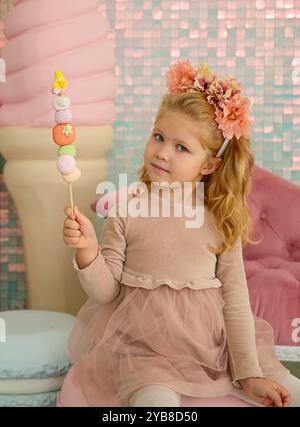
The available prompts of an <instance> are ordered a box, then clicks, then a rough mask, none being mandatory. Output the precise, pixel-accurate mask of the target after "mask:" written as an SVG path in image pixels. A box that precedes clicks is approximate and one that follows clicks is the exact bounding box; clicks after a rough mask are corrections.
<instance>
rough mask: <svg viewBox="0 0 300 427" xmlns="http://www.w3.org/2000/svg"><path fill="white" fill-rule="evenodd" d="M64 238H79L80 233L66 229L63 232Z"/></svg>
mask: <svg viewBox="0 0 300 427" xmlns="http://www.w3.org/2000/svg"><path fill="white" fill-rule="evenodd" d="M64 236H66V237H80V236H81V231H79V230H71V229H70V228H66V229H65V230H64Z"/></svg>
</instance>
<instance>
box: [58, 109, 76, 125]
mask: <svg viewBox="0 0 300 427" xmlns="http://www.w3.org/2000/svg"><path fill="white" fill-rule="evenodd" d="M72 119H73V117H72V113H71V111H70V110H60V111H56V112H55V123H57V124H62V123H71V122H72Z"/></svg>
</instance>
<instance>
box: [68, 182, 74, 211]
mask: <svg viewBox="0 0 300 427" xmlns="http://www.w3.org/2000/svg"><path fill="white" fill-rule="evenodd" d="M68 186H69V194H70V201H71V209H72V212H73V213H74V203H73V192H72V184H71V182H68Z"/></svg>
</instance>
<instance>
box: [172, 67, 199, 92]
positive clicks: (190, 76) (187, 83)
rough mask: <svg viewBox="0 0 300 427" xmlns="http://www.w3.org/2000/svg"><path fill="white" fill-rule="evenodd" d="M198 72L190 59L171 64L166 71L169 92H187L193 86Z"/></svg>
mask: <svg viewBox="0 0 300 427" xmlns="http://www.w3.org/2000/svg"><path fill="white" fill-rule="evenodd" d="M196 74H197V71H196V69H195V68H194V67H193V66H192V64H191V62H190V61H189V60H187V61H178V62H177V63H175V64H173V65H171V67H170V69H169V70H168V71H167V72H166V80H167V85H168V90H169V92H170V93H172V92H187V90H188V89H190V88H191V87H192V86H193V84H194V79H195V77H196Z"/></svg>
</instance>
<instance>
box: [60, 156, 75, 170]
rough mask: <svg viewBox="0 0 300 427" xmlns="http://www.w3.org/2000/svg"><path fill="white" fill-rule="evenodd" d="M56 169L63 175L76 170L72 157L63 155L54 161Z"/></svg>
mask: <svg viewBox="0 0 300 427" xmlns="http://www.w3.org/2000/svg"><path fill="white" fill-rule="evenodd" d="M56 167H57V169H58V170H59V172H60V173H61V174H63V175H68V174H70V173H72V172H73V171H74V170H75V169H76V160H75V159H74V157H73V156H69V155H68V154H63V155H62V156H59V157H58V159H57V160H56Z"/></svg>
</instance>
